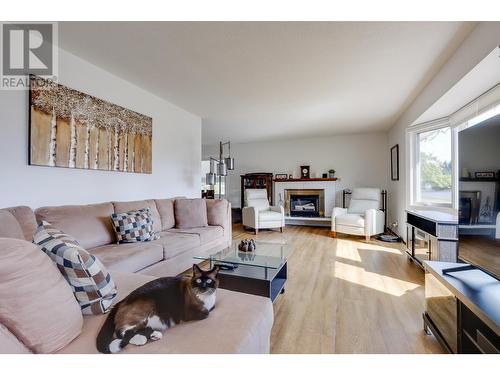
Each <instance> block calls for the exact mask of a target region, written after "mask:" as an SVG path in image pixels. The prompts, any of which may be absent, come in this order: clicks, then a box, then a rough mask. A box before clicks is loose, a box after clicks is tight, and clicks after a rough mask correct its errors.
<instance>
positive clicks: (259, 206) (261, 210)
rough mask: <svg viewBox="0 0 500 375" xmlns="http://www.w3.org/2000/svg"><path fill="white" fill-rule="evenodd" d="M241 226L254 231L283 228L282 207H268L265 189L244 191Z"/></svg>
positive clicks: (283, 210) (283, 215)
mask: <svg viewBox="0 0 500 375" xmlns="http://www.w3.org/2000/svg"><path fill="white" fill-rule="evenodd" d="M242 219H243V226H245V227H250V228H253V229H254V230H255V234H257V233H259V229H264V228H280V230H281V231H282V232H283V227H284V226H285V209H284V208H283V207H282V206H270V205H269V200H268V199H267V190H266V189H246V190H245V207H243V209H242Z"/></svg>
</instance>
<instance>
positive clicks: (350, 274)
mask: <svg viewBox="0 0 500 375" xmlns="http://www.w3.org/2000/svg"><path fill="white" fill-rule="evenodd" d="M335 277H336V278H338V279H341V280H345V281H349V282H351V283H354V284H357V285H361V286H364V287H366V288H370V289H375V290H377V291H379V292H383V293H387V294H390V295H393V296H396V297H400V296H402V295H403V294H405V293H406V292H408V291H411V290H414V289H416V288H418V287H419V285H418V284H415V283H411V282H409V281H404V280H399V279H396V278H394V277H390V276H386V275H381V274H378V273H374V272H369V271H366V270H365V269H363V268H362V267H358V266H352V265H350V264H345V263H342V262H338V261H337V262H335Z"/></svg>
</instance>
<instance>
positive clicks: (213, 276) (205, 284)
mask: <svg viewBox="0 0 500 375" xmlns="http://www.w3.org/2000/svg"><path fill="white" fill-rule="evenodd" d="M218 273H219V266H217V265H215V266H214V267H213V268H212V269H211V270H208V271H203V270H202V269H201V268H200V267H198V265H197V264H193V277H192V279H191V286H192V287H193V289H194V290H195V291H196V292H197V293H199V294H205V293H207V294H211V293H213V292H215V290H216V289H217V287H218V286H219V279H218V278H217V274H218Z"/></svg>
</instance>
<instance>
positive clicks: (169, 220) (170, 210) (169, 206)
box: [155, 199, 175, 230]
mask: <svg viewBox="0 0 500 375" xmlns="http://www.w3.org/2000/svg"><path fill="white" fill-rule="evenodd" d="M174 202H175V199H155V203H156V208H157V209H158V212H159V214H160V218H161V230H167V229H170V228H173V227H175V215H174Z"/></svg>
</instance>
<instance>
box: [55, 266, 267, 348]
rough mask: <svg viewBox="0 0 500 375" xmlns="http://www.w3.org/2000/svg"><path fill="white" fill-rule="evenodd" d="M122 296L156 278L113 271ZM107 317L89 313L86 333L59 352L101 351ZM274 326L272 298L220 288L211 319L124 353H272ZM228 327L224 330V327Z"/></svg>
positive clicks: (176, 329) (170, 331)
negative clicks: (100, 334) (99, 336)
mask: <svg viewBox="0 0 500 375" xmlns="http://www.w3.org/2000/svg"><path fill="white" fill-rule="evenodd" d="M113 278H114V279H115V280H116V283H117V285H118V299H122V298H124V297H125V296H127V295H128V294H129V293H130V292H131V291H132V290H134V289H136V288H138V287H139V286H141V285H143V284H145V283H146V282H148V281H151V280H153V279H154V277H151V276H145V275H139V274H133V275H131V274H122V273H120V272H113ZM105 318H106V317H105V316H85V318H84V319H85V320H84V328H83V332H82V334H81V335H80V336H79V337H78V338H77V339H76V340H74V341H73V342H72V343H71V344H69V345H68V346H66V347H65V348H63V349H62V350H61V351H60V352H59V353H92V354H94V353H98V352H97V349H96V346H95V338H96V336H97V333H98V332H99V330H100V328H101V326H102V324H103V322H104V320H105ZM272 325H273V305H272V303H271V300H270V299H269V298H264V297H260V296H254V295H251V294H243V293H237V292H233V291H230V290H225V289H219V290H218V291H217V302H216V305H215V308H214V309H213V310H212V312H210V315H209V316H208V318H207V319H204V320H199V321H193V322H184V323H181V324H178V325H176V326H174V327H173V328H170V329H168V330H167V332H166V333H165V334H164V335H163V338H162V339H160V340H158V341H154V342H148V343H147V344H146V345H143V346H134V345H128V346H126V347H125V348H124V349H123V351H122V352H121V353H125V354H127V353H128V354H132V353H138V354H140V353H144V354H148V353H149V354H155V353H157V354H160V353H161V354H168V353H183V354H184V353H185V354H188V353H192V354H199V353H268V352H269V337H270V334H271V328H272ZM221 327H224V329H221Z"/></svg>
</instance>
